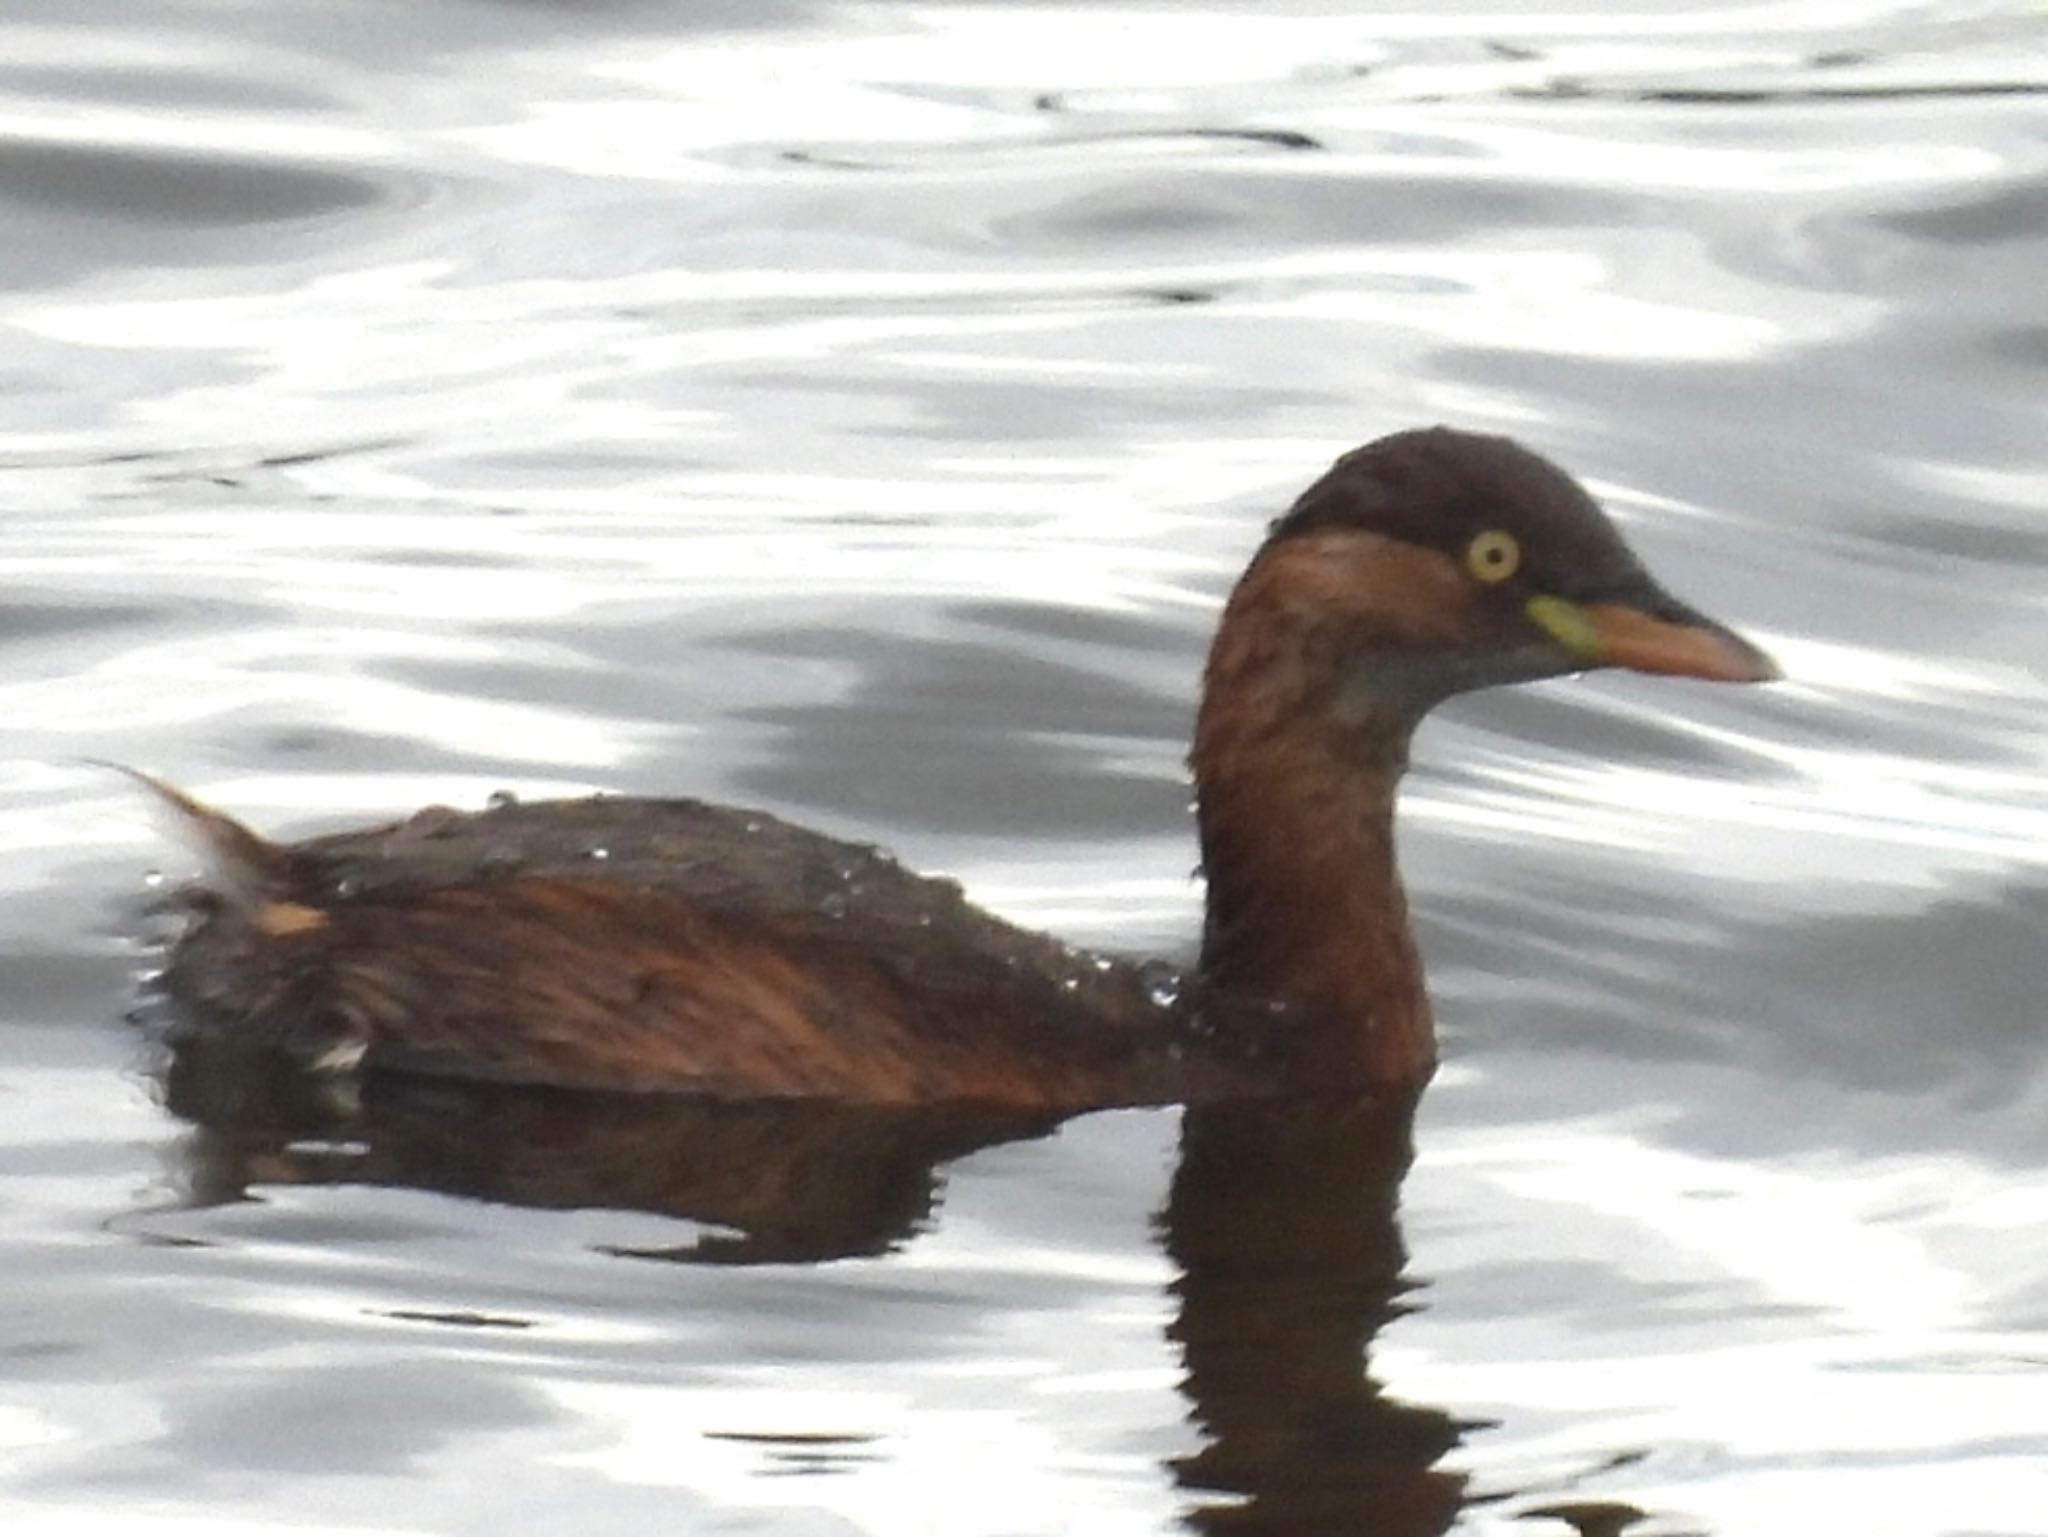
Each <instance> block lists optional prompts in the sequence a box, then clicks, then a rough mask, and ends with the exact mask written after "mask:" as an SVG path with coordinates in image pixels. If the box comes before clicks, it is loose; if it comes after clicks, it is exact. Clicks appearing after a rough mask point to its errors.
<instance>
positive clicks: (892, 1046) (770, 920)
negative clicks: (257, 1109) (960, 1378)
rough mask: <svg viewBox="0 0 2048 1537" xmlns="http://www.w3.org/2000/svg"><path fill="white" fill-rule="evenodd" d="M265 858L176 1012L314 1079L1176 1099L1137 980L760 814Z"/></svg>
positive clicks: (500, 817)
mask: <svg viewBox="0 0 2048 1537" xmlns="http://www.w3.org/2000/svg"><path fill="white" fill-rule="evenodd" d="M252 843H254V844H255V849H256V851H257V852H256V856H255V857H256V862H257V864H258V868H256V869H254V870H251V871H244V872H242V879H241V880H240V882H239V887H240V889H237V887H236V883H222V885H221V886H220V888H219V890H218V892H217V893H209V894H204V895H202V897H201V898H200V900H201V903H202V907H203V916H202V917H201V919H200V920H199V922H198V923H197V924H196V926H195V927H194V928H193V929H192V930H191V931H190V932H189V933H188V934H187V935H186V936H185V938H184V939H183V940H182V941H181V942H180V944H179V945H178V946H177V948H176V949H175V950H174V952H173V954H172V958H171V962H170V965H169V969H168V970H167V972H166V975H165V987H166V990H167V992H168V993H169V994H170V995H171V996H172V998H173V999H175V1000H177V1001H178V1002H179V1003H180V1004H182V1005H184V1006H185V1009H186V1011H187V1012H189V1013H191V1014H192V1015H194V1016H195V1018H194V1021H193V1022H194V1023H196V1024H198V1025H199V1026H201V1027H203V1026H204V1024H205V1023H206V1021H208V1020H213V1021H218V1022H220V1023H221V1024H222V1025H223V1027H225V1028H231V1029H232V1030H233V1031H234V1032H235V1034H236V1035H237V1036H238V1037H239V1038H241V1039H243V1040H249V1039H252V1038H253V1039H258V1040H260V1041H262V1042H263V1043H264V1044H267V1045H270V1046H274V1047H279V1048H282V1049H283V1050H285V1051H286V1052H287V1053H289V1054H291V1055H293V1056H295V1057H298V1058H300V1059H301V1060H303V1061H305V1062H307V1063H308V1064H310V1065H313V1066H316V1067H324V1068H329V1069H347V1068H354V1067H357V1066H366V1067H379V1066H383V1067H393V1068H400V1069H407V1070H413V1071H427V1072H446V1073H453V1074H459V1075H462V1076H469V1077H484V1078H498V1079H505V1080H510V1081H534V1082H546V1083H552V1084H569V1085H577V1086H583V1087H591V1088H607V1089H652V1090H683V1091H691V1092H702V1093H710V1094H719V1095H728V1096H745V1097H769V1098H773V1097H788V1096H824V1097H833V1098H841V1099H847V1100H856V1101H869V1102H877V1103H893V1102H909V1101H931V1100H941V1099H955V1100H974V1101H985V1102H989V1103H1001V1104H1013V1105H1070V1106H1082V1105H1099V1104H1116V1103H1134V1102H1142V1101H1147V1100H1156V1099H1162V1098H1170V1097H1173V1095H1174V1094H1175V1093H1176V1092H1177V1088H1178V1085H1177V1083H1176V1079H1177V1076H1178V1072H1179V1068H1178V1062H1179V1058H1180V1055H1181V1053H1180V1049H1179V1045H1178V1042H1177V1038H1176V1037H1177V1028H1178V1027H1177V1026H1176V1024H1175V1021H1174V1020H1173V1019H1172V1017H1171V1016H1170V1015H1169V1013H1168V1012H1167V1010H1165V1009H1164V1008H1162V1006H1161V1005H1160V1004H1158V1003H1157V1002H1155V1001H1154V999H1153V997H1152V996H1151V994H1150V992H1149V991H1148V988H1147V985H1146V979H1145V978H1144V976H1142V975H1141V974H1140V973H1139V971H1138V970H1137V969H1136V968H1135V967H1132V966H1129V965H1126V964H1123V963H1120V962H1114V961H1109V960H1106V959H1103V958H1100V957H1095V956H1090V955H1087V954H1085V953H1082V952H1079V951H1075V950H1073V949H1070V948H1068V947H1066V946H1064V945H1062V944H1060V943H1058V942H1057V941H1055V940H1052V939H1049V938H1047V937H1046V936H1043V935H1039V934H1033V933H1031V932H1029V931H1027V930H1024V929H1020V928H1017V927H1016V926H1014V925H1011V924H1008V923H1005V922H1003V921H1002V920H1000V919H997V918H995V917H993V916H991V915H990V914H988V913H985V912H983V911H981V910H980V909H978V908H976V907H975V906H974V905H973V904H971V903H970V902H968V901H967V900H966V898H965V897H964V896H963V895H962V893H961V891H960V888H959V887H958V886H957V885H956V884H954V883H952V882H950V881H945V880H937V879H931V878H928V877H923V876H919V875H916V874H913V873H912V872H910V871H908V870H906V869H905V868H903V866H901V865H900V864H898V863H897V862H896V861H895V860H893V859H891V858H889V857H888V856H887V855H885V854H883V853H881V852H880V851H878V850H876V849H873V848H870V847H867V846H865V845H861V844H856V843H849V842H845V841H842V840H839V839H834V838H829V837H826V836H824V835H822V834H819V833H814V832H810V831H808V830H806V829H803V828H799V827H795V826H792V825H791V824H789V823H787V822H784V821H781V820H780V819H778V818H776V817H773V816H770V815H768V814H767V813H765V812H759V811H749V810H742V809H736V808H731V807H724V806H715V805H710V804H707V803H704V802H701V801H694V800H642V799H632V798H612V797H595V798H591V799H587V800H575V801H548V802H538V803H532V804H506V805H500V806H495V807H493V808H492V809H490V810H487V811H483V812H479V813H475V814H462V813H458V812H454V811H450V810H447V809H444V808H431V809H429V810H427V811H423V812H421V813H419V814H417V815H415V816H413V817H411V818H409V819H408V820H406V821H403V822H399V823H395V824H392V825H390V826H386V827H380V828H373V829H369V830H366V831H360V832H351V833H343V834H339V835H336V836H333V837H327V838H318V839H314V840H311V841H309V842H306V843H301V844H295V845H269V844H262V843H260V842H256V841H255V840H253V839H252Z"/></svg>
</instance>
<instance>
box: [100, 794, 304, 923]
mask: <svg viewBox="0 0 2048 1537" xmlns="http://www.w3.org/2000/svg"><path fill="white" fill-rule="evenodd" d="M85 761H86V762H87V763H90V764H92V765H94V766H95V767H97V768H104V769H112V770H113V771H114V772H115V773H117V774H124V775H126V776H127V777H128V778H129V779H132V780H133V781H134V782H135V783H136V784H139V785H141V786H142V788H143V789H145V790H147V791H148V792H149V793H150V795H151V796H152V798H153V799H154V800H155V802H156V806H157V809H158V810H159V811H162V812H165V813H166V814H167V815H166V817H165V820H166V822H167V824H168V826H169V829H170V831H171V832H173V833H174V834H176V835H177V836H178V837H179V838H180V839H181V841H183V842H185V843H187V844H189V845H190V846H191V847H192V848H193V849H194V850H195V851H196V852H197V853H198V854H199V855H200V856H201V857H202V858H203V859H204V860H205V861H206V864H207V868H208V874H209V875H210V876H211V879H210V880H209V881H208V882H207V885H208V887H209V888H210V889H212V890H213V891H215V892H217V893H219V894H220V895H221V896H223V897H225V898H226V899H227V900H228V901H229V902H230V903H232V904H233V905H234V906H236V907H239V908H241V909H243V910H244V911H246V912H250V913H254V912H257V911H259V910H261V909H263V908H265V907H266V906H268V905H269V904H270V903H271V902H272V900H273V898H274V896H275V894H276V892H277V890H278V887H279V885H280V883H281V878H282V876H283V874H284V858H283V852H282V850H280V849H279V848H278V846H277V845H276V844H274V843H270V842H267V841H266V840H265V839H263V838H260V837H258V836H257V835H256V834H255V833H253V832H251V831H250V830H249V829H248V828H246V827H244V826H243V825H242V824H241V823H240V822H237V821H236V820H235V819H234V818H233V817H231V816H229V815H227V814H226V813H225V812H221V811H215V810H214V809H213V808H212V807H211V806H209V805H207V804H206V803H205V802H204V801H200V800H195V799H194V798H193V797H192V796H190V795H187V794H186V793H185V792H184V791H183V790H180V789H179V788H178V787H177V786H176V785H174V784H169V783H167V782H166V781H164V780H161V779H159V778H157V777H156V776H155V775H154V774H145V773H143V772H142V770H140V769H134V768H130V767H128V765H127V764H125V763H113V762H110V761H108V760H107V759H105V758H87V759H86V760H85Z"/></svg>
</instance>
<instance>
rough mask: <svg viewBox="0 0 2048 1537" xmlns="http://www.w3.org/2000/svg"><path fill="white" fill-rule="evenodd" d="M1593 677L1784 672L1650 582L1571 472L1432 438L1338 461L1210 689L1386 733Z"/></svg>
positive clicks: (1247, 607) (1292, 532) (1268, 571)
mask: <svg viewBox="0 0 2048 1537" xmlns="http://www.w3.org/2000/svg"><path fill="white" fill-rule="evenodd" d="M1593 667H1627V668H1633V669H1635V670H1636V671H1639V672H1654V673H1673V674H1679V675H1682V676H1686V677H1694V678H1707V679H1712V680H1715V681H1719V682H1729V683H1749V682H1762V681H1765V680H1768V679H1771V678H1775V677H1777V676H1778V671H1777V668H1776V667H1775V665H1774V664H1773V663H1772V662H1771V660H1770V658H1769V657H1767V656H1766V655H1764V653H1763V652H1762V651H1760V650H1758V649H1757V648H1756V647H1755V646H1753V645H1751V644H1750V643H1749V642H1748V641H1746V640H1744V639H1742V637H1741V636H1739V635H1737V634H1735V633H1734V632H1733V631H1731V630H1729V629H1727V628H1725V627H1724V626H1722V625H1720V624H1717V623H1715V622H1714V621H1713V620H1711V619H1709V618H1707V617H1706V616H1705V615H1703V614H1701V613H1699V612H1698V611H1697V610H1695V609H1692V608H1689V607H1687V606H1686V605H1685V604H1683V603H1681V602H1679V601H1678V600H1677V599H1676V598H1674V597H1672V596H1671V595H1670V594H1669V593H1667V592H1666V591H1664V589H1663V588H1661V587H1659V586H1658V585H1657V583H1656V582H1655V581H1653V580H1652V579H1651V577H1650V575H1649V573H1648V572H1647V571H1645V570H1644V569H1643V566H1642V563H1641V562H1640V561H1639V560H1637V559H1636V557H1635V555H1634V553H1633V552H1632V551H1631V550H1630V549H1629V547H1628V545H1627V544H1626V543H1625V542H1624V541H1623V540H1622V537H1621V534H1620V533H1619V532H1618V531H1617V530H1616V529H1615V527H1614V525H1613V523H1611V522H1610V521H1609V520H1608V518H1607V515H1606V514H1605V513H1604V512H1602V511H1601V510H1600V507H1599V506H1598V504H1596V503H1595V502H1594V500H1593V499H1592V497H1591V496H1589V495H1588V494H1587V493H1586V491H1585V489H1584V488H1583V487H1581V486H1580V485H1579V483H1578V482H1577V481H1575V480H1573V479H1572V478H1571V476H1569V475H1567V474H1566V473H1565V472H1564V471H1563V470H1561V469H1559V468H1558V467H1557V466H1556V465H1554V464H1552V463H1550V462H1549V461H1548V460H1546V459H1544V458H1542V457H1540V456H1539V455H1536V454H1533V453H1531V452H1529V450H1527V449H1525V448H1522V447H1520V446H1519V445H1518V444H1516V443H1514V442H1511V441H1510V440H1509V439H1507V438H1497V437H1484V436H1480V435H1477V434H1474V433H1468V432H1457V431H1454V430H1452V429H1450V428H1447V427H1431V428H1425V429H1421V430H1417V431H1411V432H1401V433H1396V434H1394V435H1393V436H1391V437H1385V438H1381V439H1379V440H1378V441H1376V442H1373V443H1368V444H1367V445H1365V446H1364V447H1363V448H1358V449H1354V450H1353V451H1352V452H1350V453H1348V454H1346V455H1344V457H1343V458H1341V459H1339V460H1338V461H1337V462H1336V463H1335V464H1334V465H1332V466H1331V468H1330V469H1329V471H1328V472H1327V473H1326V474H1325V475H1324V476H1323V477H1322V478H1321V479H1320V480H1318V481H1317V482H1316V483H1315V484H1314V485H1312V486H1310V487H1309V488H1308V490H1307V491H1305V492H1303V493H1302V495H1301V498H1300V499H1299V500H1298V501H1297V502H1295V504H1294V506H1293V507H1292V509H1290V510H1289V511H1288V513H1287V514H1286V516H1285V517H1283V518H1281V519H1280V520H1279V521H1278V522H1276V523H1275V524H1274V525H1273V527H1272V531H1271V533H1270V534H1269V536H1268V538H1267V540H1266V543H1265V544H1264V546H1262V547H1261V549H1260V550H1259V553H1258V555H1257V557H1256V558H1255V559H1254V560H1253V562H1252V564H1251V567H1250V568H1249V569H1248V570H1247V571H1246V573H1245V575H1244V578H1243V580H1242V581H1241V582H1240V583H1239V584H1238V588H1237V591H1236V592H1235V593H1234V594H1233V595H1232V598H1231V603H1230V608H1229V610H1228V611H1227V612H1226V615H1225V619H1224V625H1223V630H1222V632H1221V633H1219V635H1218V638H1217V646H1216V650H1215V651H1214V652H1213V653H1212V655H1211V661H1210V683H1211V688H1212V691H1213V690H1214V689H1215V688H1216V687H1218V686H1219V685H1222V686H1225V687H1228V686H1229V685H1230V684H1231V683H1233V682H1234V683H1237V684H1240V685H1243V686H1245V687H1247V688H1248V689H1249V690H1251V691H1254V692H1257V693H1260V694H1265V695H1267V696H1268V699H1269V702H1271V703H1273V704H1276V705H1277V704H1280V703H1281V700H1280V699H1279V698H1277V697H1274V696H1275V695H1282V696H1291V697H1289V698H1288V700H1287V704H1288V706H1291V707H1292V708H1293V709H1299V708H1301V707H1302V706H1304V705H1309V704H1321V705H1323V706H1325V707H1326V708H1329V709H1333V710H1334V711H1335V712H1336V714H1337V716H1338V718H1339V719H1340V720H1341V719H1344V718H1347V717H1348V718H1353V719H1356V720H1358V721H1359V722H1360V723H1366V722H1368V721H1370V722H1372V723H1374V724H1377V725H1379V726H1381V727H1382V728H1384V727H1388V726H1393V725H1397V724H1401V723H1408V724H1412V723H1413V721H1414V720H1416V719H1418V718H1419V717H1420V716H1421V715H1422V714H1423V713H1424V712H1425V711H1427V710H1428V709H1429V708H1430V707H1431V706H1433V705H1435V704H1436V703H1438V702H1439V701H1441V700H1442V699H1444V698H1447V697H1448V696H1450V695H1452V694H1456V693H1462V692H1464V691H1465V690H1468V689H1474V688H1484V687H1488V686H1490V685H1493V684H1499V683H1517V682H1524V681H1527V680H1530V679H1534V678H1546V677H1554V676H1556V675H1558V674H1561V673H1569V672H1579V671H1583V670H1585V669H1588V668H1593Z"/></svg>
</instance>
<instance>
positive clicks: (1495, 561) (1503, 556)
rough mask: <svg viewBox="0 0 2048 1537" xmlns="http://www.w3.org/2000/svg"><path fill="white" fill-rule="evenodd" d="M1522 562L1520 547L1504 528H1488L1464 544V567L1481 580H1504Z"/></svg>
mask: <svg viewBox="0 0 2048 1537" xmlns="http://www.w3.org/2000/svg"><path fill="white" fill-rule="evenodd" d="M1521 564H1522V547H1521V546H1520V545H1519V544H1517V543H1516V542H1515V536H1514V535H1513V534H1511V533H1509V532H1508V531H1507V530H1506V529H1504V528H1489V529H1488V530H1487V531H1486V532H1485V533H1483V534H1477V535H1475V536H1474V537H1473V540H1472V542H1471V543H1470V544H1468V545H1466V546H1465V569H1466V570H1467V571H1470V572H1471V573H1472V574H1473V575H1474V576H1475V577H1477V578H1478V579H1479V580H1480V581H1482V582H1505V581H1506V580H1507V579H1508V578H1509V577H1511V576H1513V575H1514V574H1515V571H1516V569H1517V568H1518V567H1519V566H1520V565H1521Z"/></svg>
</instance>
